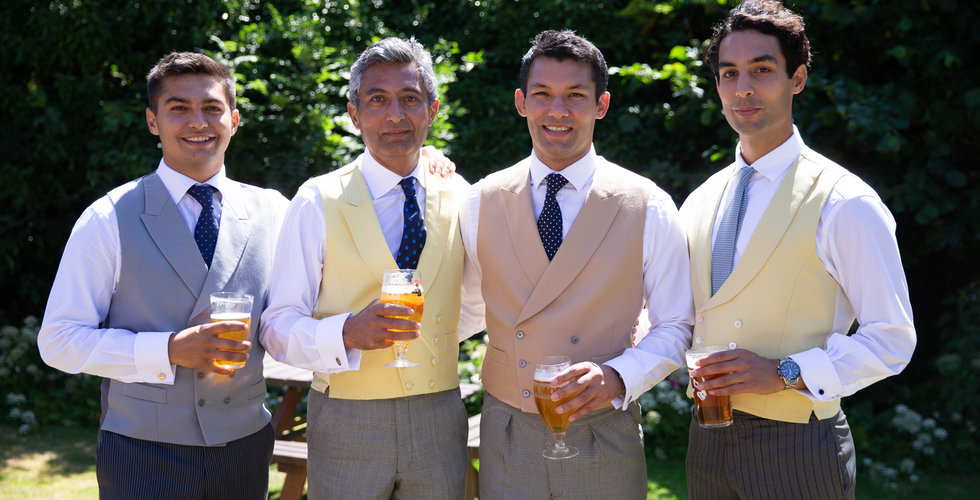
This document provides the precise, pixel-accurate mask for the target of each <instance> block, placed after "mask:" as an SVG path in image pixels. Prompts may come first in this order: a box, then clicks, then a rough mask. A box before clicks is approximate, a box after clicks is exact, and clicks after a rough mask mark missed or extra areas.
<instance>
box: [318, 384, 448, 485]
mask: <svg viewBox="0 0 980 500" xmlns="http://www.w3.org/2000/svg"><path fill="white" fill-rule="evenodd" d="M307 403H308V407H307V408H308V409H307V416H308V422H307V433H306V438H307V441H308V443H309V445H308V446H309V459H308V463H307V480H308V488H307V492H308V498H309V499H310V500H323V499H336V500H352V499H376V500H382V499H452V500H459V499H462V498H463V497H464V496H465V494H466V466H467V463H466V462H467V455H466V433H467V424H466V409H465V408H464V407H463V402H462V400H460V397H459V389H453V390H450V391H442V392H437V393H434V394H423V395H419V396H409V397H404V398H393V399H375V400H350V399H336V398H331V397H330V396H329V389H327V393H326V394H324V393H322V392H320V391H317V390H315V389H311V390H310V394H309V398H308V400H307Z"/></svg>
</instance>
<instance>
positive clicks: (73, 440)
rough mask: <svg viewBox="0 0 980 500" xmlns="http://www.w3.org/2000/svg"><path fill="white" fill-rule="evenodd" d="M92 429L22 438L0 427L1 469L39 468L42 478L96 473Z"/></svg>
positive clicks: (34, 432)
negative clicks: (41, 469) (44, 476)
mask: <svg viewBox="0 0 980 500" xmlns="http://www.w3.org/2000/svg"><path fill="white" fill-rule="evenodd" d="M97 436H98V429H97V428H94V427H91V428H90V427H57V426H49V427H44V428H41V429H34V430H32V431H31V432H29V433H27V434H25V435H19V434H17V428H16V427H14V426H11V425H0V467H2V468H3V469H7V468H20V467H41V468H43V471H41V472H42V473H43V474H45V475H52V476H72V475H75V474H79V473H82V472H88V471H94V470H95V440H96V437H97Z"/></svg>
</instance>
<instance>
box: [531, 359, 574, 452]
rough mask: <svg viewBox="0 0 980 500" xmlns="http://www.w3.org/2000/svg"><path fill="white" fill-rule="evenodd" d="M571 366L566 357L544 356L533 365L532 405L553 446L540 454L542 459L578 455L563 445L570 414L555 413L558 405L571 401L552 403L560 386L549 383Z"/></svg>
mask: <svg viewBox="0 0 980 500" xmlns="http://www.w3.org/2000/svg"><path fill="white" fill-rule="evenodd" d="M569 366H572V360H571V358H569V357H568V356H545V357H543V358H541V359H539V360H537V362H535V364H534V405H535V406H537V407H538V413H540V414H541V418H542V419H544V425H545V426H547V427H548V430H550V431H551V435H552V437H553V444H552V446H551V448H548V449H546V450H544V451H542V452H541V455H542V456H543V457H544V458H551V459H555V460H560V459H563V458H572V457H574V456H575V455H578V449H577V448H574V447H572V446H566V445H565V431H567V430H568V417H571V416H572V413H571V412H566V413H558V412H556V411H555V408H557V407H558V406H559V405H561V404H562V403H564V402H565V401H568V400H569V399H572V396H569V397H567V398H565V399H562V400H559V401H552V400H551V395H552V394H554V393H555V391H557V390H558V389H561V387H564V386H565V385H567V384H563V385H562V386H560V387H559V386H554V385H552V384H551V381H552V380H554V379H555V377H557V376H558V374H559V373H561V371H562V370H564V369H566V368H568V367H569Z"/></svg>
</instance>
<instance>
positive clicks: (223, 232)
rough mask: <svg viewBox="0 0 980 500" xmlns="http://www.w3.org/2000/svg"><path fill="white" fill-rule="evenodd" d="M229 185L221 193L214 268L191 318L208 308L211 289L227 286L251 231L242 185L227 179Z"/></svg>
mask: <svg viewBox="0 0 980 500" xmlns="http://www.w3.org/2000/svg"><path fill="white" fill-rule="evenodd" d="M227 185H228V186H233V187H227V188H226V190H227V192H225V193H222V196H221V200H222V201H221V225H220V226H219V227H218V244H217V246H216V247H215V250H214V259H213V260H212V261H211V269H210V270H209V271H208V276H207V280H206V281H205V282H204V287H203V289H202V290H201V295H200V296H199V297H198V298H197V303H196V304H195V305H194V312H193V313H192V314H191V316H190V317H191V318H194V317H196V316H197V315H199V314H201V313H204V312H207V311H208V310H209V308H210V307H211V293H212V292H218V291H222V290H224V289H225V286H226V285H227V284H228V280H230V279H231V275H232V273H234V272H235V269H236V268H237V266H238V262H239V261H241V258H242V254H243V253H244V252H245V244H246V243H247V242H248V236H249V233H250V232H251V227H252V226H251V224H252V223H251V220H249V218H248V210H246V209H245V204H244V200H243V198H242V197H243V195H244V193H243V192H242V188H241V186H240V185H238V184H234V183H227ZM228 291H229V292H242V291H244V290H228ZM253 307H262V305H261V304H255V305H254V306H253Z"/></svg>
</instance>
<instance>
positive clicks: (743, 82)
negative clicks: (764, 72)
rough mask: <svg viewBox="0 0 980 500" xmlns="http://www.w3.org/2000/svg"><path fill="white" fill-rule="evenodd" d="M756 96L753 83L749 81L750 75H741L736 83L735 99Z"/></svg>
mask: <svg viewBox="0 0 980 500" xmlns="http://www.w3.org/2000/svg"><path fill="white" fill-rule="evenodd" d="M754 94H755V89H753V88H752V82H751V81H750V80H749V77H748V75H744V74H741V73H740V74H739V75H738V80H736V81H735V97H738V98H745V97H749V96H751V95H754Z"/></svg>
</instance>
